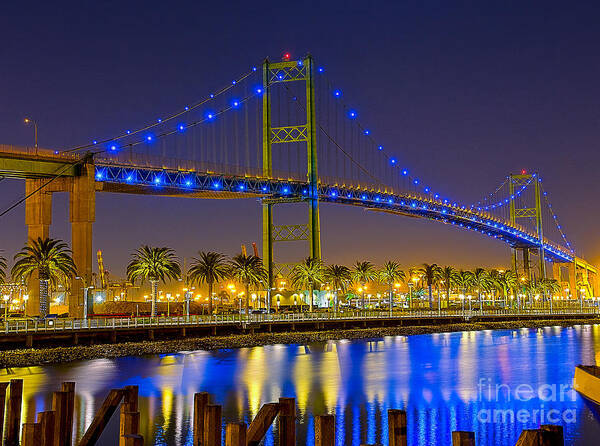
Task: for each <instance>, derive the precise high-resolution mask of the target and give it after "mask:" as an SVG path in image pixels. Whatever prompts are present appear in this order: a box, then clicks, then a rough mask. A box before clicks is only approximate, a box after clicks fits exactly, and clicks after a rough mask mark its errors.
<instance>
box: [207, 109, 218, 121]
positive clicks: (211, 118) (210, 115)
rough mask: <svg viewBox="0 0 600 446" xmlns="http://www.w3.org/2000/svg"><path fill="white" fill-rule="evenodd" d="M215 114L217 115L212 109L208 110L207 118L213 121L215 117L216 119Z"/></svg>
mask: <svg viewBox="0 0 600 446" xmlns="http://www.w3.org/2000/svg"><path fill="white" fill-rule="evenodd" d="M215 116H216V115H215V112H212V111H209V112H206V119H207V120H209V121H212V120H213V119H215Z"/></svg>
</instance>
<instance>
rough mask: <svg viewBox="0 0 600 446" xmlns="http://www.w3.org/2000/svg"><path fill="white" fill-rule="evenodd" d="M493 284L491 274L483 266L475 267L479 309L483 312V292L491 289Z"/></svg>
mask: <svg viewBox="0 0 600 446" xmlns="http://www.w3.org/2000/svg"><path fill="white" fill-rule="evenodd" d="M490 284H491V279H490V274H489V273H488V272H487V271H486V270H485V269H483V268H475V270H474V271H473V286H474V287H475V288H476V290H477V300H478V301H479V311H480V312H483V301H482V300H481V292H482V291H486V290H488V289H489V287H490Z"/></svg>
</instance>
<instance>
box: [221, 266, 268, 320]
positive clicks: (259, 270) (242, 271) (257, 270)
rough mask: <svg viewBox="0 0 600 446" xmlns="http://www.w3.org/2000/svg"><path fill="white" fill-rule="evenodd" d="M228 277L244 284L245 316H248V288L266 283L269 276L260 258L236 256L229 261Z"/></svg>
mask: <svg viewBox="0 0 600 446" xmlns="http://www.w3.org/2000/svg"><path fill="white" fill-rule="evenodd" d="M229 276H230V277H231V278H232V279H234V280H237V281H239V282H241V283H243V284H244V287H245V292H246V316H249V315H250V286H252V285H257V284H259V283H263V284H264V283H267V281H268V280H269V276H268V273H267V270H265V268H264V266H263V263H262V260H261V259H260V257H257V256H253V255H250V256H248V255H245V254H238V255H237V256H235V257H234V258H233V259H231V260H230V261H229Z"/></svg>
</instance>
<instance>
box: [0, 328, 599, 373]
mask: <svg viewBox="0 0 600 446" xmlns="http://www.w3.org/2000/svg"><path fill="white" fill-rule="evenodd" d="M598 323H600V318H597V319H582V320H579V319H573V320H560V321H559V320H534V321H512V322H478V323H464V324H447V325H426V326H415V327H386V328H365V329H352V330H331V331H309V332H287V333H258V334H240V335H231V336H206V337H200V338H185V339H173V340H164V341H141V342H124V343H117V344H97V345H90V346H82V345H79V346H72V347H52V348H39V349H35V348H31V349H18V350H5V351H0V366H1V367H2V368H12V367H28V366H35V365H44V364H59V363H65V362H73V361H85V360H90V359H99V358H118V357H123V356H144V355H156V354H169V353H177V352H181V351H194V350H219V349H231V348H246V347H257V346H262V345H272V344H309V343H315V342H326V341H330V340H339V339H377V338H382V337H384V336H410V335H418V334H428V333H447V332H458V331H477V330H507V329H512V330H514V329H519V328H534V329H535V328H543V327H548V326H563V327H568V326H573V325H592V324H598Z"/></svg>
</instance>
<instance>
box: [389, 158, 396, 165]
mask: <svg viewBox="0 0 600 446" xmlns="http://www.w3.org/2000/svg"><path fill="white" fill-rule="evenodd" d="M390 164H391V165H392V166H393V165H394V164H396V158H390Z"/></svg>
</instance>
